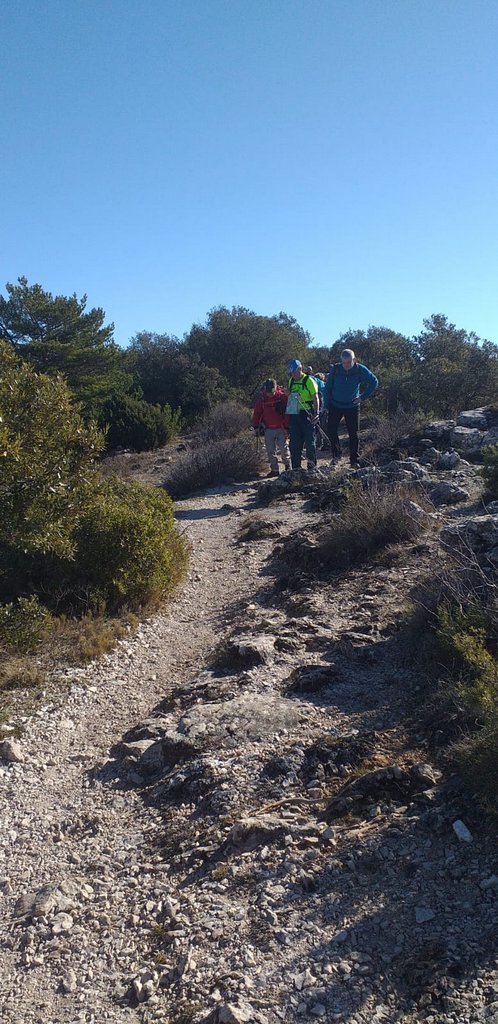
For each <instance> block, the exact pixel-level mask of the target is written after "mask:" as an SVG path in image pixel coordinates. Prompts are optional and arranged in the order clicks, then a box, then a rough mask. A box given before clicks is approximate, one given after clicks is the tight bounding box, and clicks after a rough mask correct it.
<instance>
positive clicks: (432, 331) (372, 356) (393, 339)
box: [0, 277, 498, 450]
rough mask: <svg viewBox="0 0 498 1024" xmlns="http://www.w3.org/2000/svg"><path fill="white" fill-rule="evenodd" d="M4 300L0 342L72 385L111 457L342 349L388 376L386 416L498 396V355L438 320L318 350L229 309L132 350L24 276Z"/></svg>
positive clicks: (80, 302) (382, 400) (298, 336)
mask: <svg viewBox="0 0 498 1024" xmlns="http://www.w3.org/2000/svg"><path fill="white" fill-rule="evenodd" d="M6 292H7V295H6V297H3V296H0V338H2V339H4V341H5V342H6V343H7V345H8V346H10V347H11V348H12V349H13V351H14V352H15V353H16V354H17V356H18V357H20V358H21V359H22V360H23V361H25V362H27V363H28V364H30V366H31V367H32V368H33V369H34V370H35V371H36V372H38V373H43V374H46V375H48V376H49V377H54V376H57V375H63V377H64V378H65V381H66V383H67V385H68V387H69V389H70V392H71V394H72V396H73V398H74V400H75V401H76V402H77V403H78V404H79V409H80V411H81V414H82V417H83V420H84V422H85V423H87V424H88V423H90V422H93V423H96V424H97V426H98V427H99V428H100V429H101V430H102V431H104V432H105V434H106V438H107V440H106V443H107V446H108V447H109V448H115V447H117V446H123V447H130V448H134V449H136V450H145V449H150V448H155V447H159V446H160V445H162V444H165V443H166V442H167V441H168V440H169V439H170V438H171V437H172V436H173V435H174V434H175V433H176V432H177V431H178V430H179V428H180V426H182V425H191V424H193V423H194V422H195V421H196V419H198V418H199V417H201V416H203V415H205V414H206V413H207V412H209V411H210V410H211V409H212V408H213V407H214V406H216V405H217V404H219V403H220V402H222V401H226V400H230V401H233V400H239V401H242V402H245V403H249V404H250V403H251V402H252V400H253V398H254V393H255V391H256V390H257V388H258V387H259V386H260V384H261V383H262V381H264V380H265V379H266V378H267V377H269V376H275V377H277V379H278V380H279V381H281V382H284V383H285V381H286V365H287V361H288V359H289V358H291V357H297V358H299V359H301V361H302V362H303V363H306V364H308V363H309V364H311V365H312V366H313V368H314V369H315V370H325V371H326V370H327V369H328V367H329V364H330V363H331V362H335V361H337V359H338V357H339V354H340V351H341V349H343V348H345V347H348V348H353V349H354V350H355V352H356V355H357V359H358V360H359V361H360V362H363V363H365V364H366V365H367V366H368V367H369V368H370V369H371V370H373V372H374V373H375V374H376V375H377V376H378V377H379V380H380V382H381V386H380V388H379V390H378V392H377V393H376V395H375V397H374V399H373V400H372V410H375V411H376V412H377V413H378V414H379V415H386V414H389V413H392V412H393V411H395V410H396V409H397V408H398V407H399V406H403V407H404V408H405V409H407V410H420V411H421V412H423V413H426V414H427V415H430V416H434V417H450V416H453V415H454V414H455V413H456V412H457V411H458V410H460V409H462V408H464V407H465V406H467V407H470V406H479V405H487V404H490V403H492V402H493V401H494V402H496V396H497V395H498V346H497V345H496V344H495V343H493V342H491V341H488V340H482V339H480V338H479V337H478V336H477V335H476V334H475V333H474V332H470V333H469V332H468V331H466V330H464V329H462V328H458V327H456V326H455V324H452V323H450V322H449V320H448V318H447V317H446V316H444V315H443V314H440V313H437V314H433V315H432V316H431V317H429V318H428V319H426V320H424V321H423V329H422V331H421V333H420V334H418V335H417V336H415V337H407V336H405V335H403V334H400V333H399V332H397V331H395V330H392V329H391V328H386V327H375V326H370V327H369V328H368V329H367V330H366V331H362V330H349V331H346V332H345V333H344V334H342V335H341V336H340V337H339V338H337V339H336V340H335V341H333V342H332V343H331V344H330V346H316V345H315V344H314V343H313V339H312V338H311V337H310V335H309V333H308V332H307V331H306V330H305V329H304V328H303V327H301V326H300V324H298V323H297V321H296V320H295V319H294V318H293V317H291V316H289V315H288V314H286V313H282V312H281V313H278V314H276V315H274V316H260V315H258V314H256V313H254V312H253V311H251V310H249V309H246V308H244V307H242V306H235V307H233V308H232V309H228V308H226V307H224V306H220V307H217V308H215V309H212V310H211V311H210V312H209V313H208V314H207V317H206V321H205V323H204V324H193V325H192V327H191V329H190V331H189V332H188V333H187V334H186V335H185V336H184V337H183V338H182V339H179V338H177V337H175V336H174V335H171V334H168V333H157V332H153V331H145V330H144V331H141V332H139V333H138V334H136V335H135V336H134V337H133V338H131V340H130V342H129V345H128V347H127V348H125V349H123V348H120V347H119V346H118V345H117V344H116V342H115V340H114V325H113V324H112V323H106V315H105V312H104V310H103V309H101V308H94V309H90V310H88V311H87V309H86V306H87V298H86V296H82V297H81V298H78V297H77V296H76V295H75V294H74V295H71V296H61V295H58V296H54V295H52V294H51V293H50V292H48V291H46V290H44V289H43V288H42V287H41V285H39V284H35V285H30V284H29V283H28V281H27V279H26V278H25V277H21V278H19V279H18V282H17V284H10V283H9V284H7V285H6Z"/></svg>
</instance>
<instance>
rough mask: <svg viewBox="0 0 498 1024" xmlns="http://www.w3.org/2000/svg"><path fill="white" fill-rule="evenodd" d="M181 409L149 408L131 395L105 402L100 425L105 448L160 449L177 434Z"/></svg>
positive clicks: (153, 406)
mask: <svg viewBox="0 0 498 1024" xmlns="http://www.w3.org/2000/svg"><path fill="white" fill-rule="evenodd" d="M181 424H182V417H181V413H180V410H177V411H176V412H173V410H172V409H171V407H170V406H169V405H165V406H164V407H163V408H161V406H160V405H150V403H148V402H143V401H141V400H140V399H138V398H132V397H131V396H130V395H122V396H121V397H120V396H116V397H114V398H109V399H108V400H107V401H106V402H104V404H103V406H102V410H101V413H100V415H99V426H100V427H101V428H102V430H103V431H104V432H105V434H106V440H107V447H108V448H110V449H114V448H131V449H133V451H135V452H148V451H151V450H152V449H154V448H161V447H162V446H163V445H165V444H167V443H168V441H171V439H172V438H173V437H175V435H176V434H177V433H178V432H179V430H180V427H181Z"/></svg>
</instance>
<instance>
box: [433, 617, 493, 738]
mask: <svg viewBox="0 0 498 1024" xmlns="http://www.w3.org/2000/svg"><path fill="white" fill-rule="evenodd" d="M437 620H438V627H437V630H436V639H437V641H438V644H439V649H440V652H441V654H442V656H443V659H444V664H445V667H446V668H447V669H448V671H449V672H450V673H451V676H452V679H453V682H454V685H455V687H456V690H457V692H458V693H459V695H460V697H461V698H462V700H463V701H464V703H465V704H466V706H467V707H468V708H469V709H470V710H472V711H474V712H476V713H477V715H478V716H480V717H481V718H483V717H485V716H486V715H487V714H489V713H491V712H492V711H493V710H494V708H495V707H496V701H497V697H498V661H497V660H496V658H495V657H494V655H493V653H492V651H491V650H490V645H491V642H492V641H491V636H490V629H489V620H487V619H486V616H485V613H484V610H481V611H480V610H479V609H478V608H476V607H473V608H470V609H468V610H465V611H464V610H463V609H461V608H451V607H450V606H449V605H448V604H442V605H440V606H439V607H438V609H437Z"/></svg>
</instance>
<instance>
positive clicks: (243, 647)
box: [227, 633, 275, 667]
mask: <svg viewBox="0 0 498 1024" xmlns="http://www.w3.org/2000/svg"><path fill="white" fill-rule="evenodd" d="M227 654H228V656H229V657H230V658H234V659H235V660H236V661H237V662H238V663H239V664H240V665H243V666H245V667H249V666H251V665H264V664H266V662H268V661H271V660H272V658H274V657H275V637H274V636H254V635H253V634H252V633H248V634H242V635H240V636H236V637H233V638H232V639H231V640H230V641H229V643H228V645H227Z"/></svg>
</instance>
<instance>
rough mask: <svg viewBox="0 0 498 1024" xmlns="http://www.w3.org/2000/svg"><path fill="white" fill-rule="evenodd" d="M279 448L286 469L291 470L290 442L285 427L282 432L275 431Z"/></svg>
mask: <svg viewBox="0 0 498 1024" xmlns="http://www.w3.org/2000/svg"><path fill="white" fill-rule="evenodd" d="M275 436H276V441H277V448H278V449H279V451H280V458H281V459H282V462H283V464H284V466H285V468H286V469H290V468H291V457H290V451H289V442H288V440H287V434H286V431H285V430H284V428H283V427H281V429H280V430H276V431H275Z"/></svg>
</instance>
